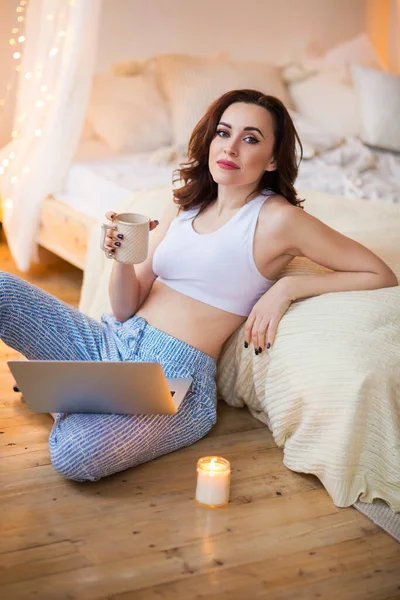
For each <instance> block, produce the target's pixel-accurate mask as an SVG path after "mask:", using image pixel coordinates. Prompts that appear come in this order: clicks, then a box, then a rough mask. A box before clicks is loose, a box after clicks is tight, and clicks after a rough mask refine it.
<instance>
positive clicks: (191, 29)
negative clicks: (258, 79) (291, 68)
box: [0, 0, 368, 147]
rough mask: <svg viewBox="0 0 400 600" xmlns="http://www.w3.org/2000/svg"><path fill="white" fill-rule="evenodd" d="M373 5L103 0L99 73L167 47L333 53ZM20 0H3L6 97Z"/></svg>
mask: <svg viewBox="0 0 400 600" xmlns="http://www.w3.org/2000/svg"><path fill="white" fill-rule="evenodd" d="M31 1H35V0H31ZM81 1H84V2H89V1H90V0H81ZM367 2H368V0H227V1H226V2H219V1H218V0H103V13H102V22H101V30H100V37H99V50H98V61H97V70H98V71H102V70H106V69H107V68H108V67H109V65H110V64H112V63H113V62H116V61H118V60H125V59H130V58H147V57H149V56H151V55H153V54H157V53H163V52H188V53H191V54H203V55H207V54H213V53H215V52H218V51H220V50H227V51H229V53H230V54H231V56H232V58H235V59H243V60H248V59H254V60H261V61H263V60H265V61H272V62H280V61H283V60H285V59H290V58H293V57H295V56H296V54H298V53H299V52H301V51H303V49H304V48H305V47H306V46H309V45H313V47H314V48H315V49H318V48H320V49H321V50H325V49H327V48H329V47H331V46H332V45H334V44H335V43H336V42H339V41H341V40H345V39H349V38H351V37H353V36H354V35H356V34H357V33H359V32H360V31H363V30H364V29H365V18H366V17H365V14H366V3H367ZM17 4H18V0H0V98H1V97H3V95H4V91H5V86H6V85H7V82H8V81H9V79H10V75H11V72H12V67H13V62H14V61H13V59H12V47H11V46H10V45H9V42H8V40H9V39H10V34H11V29H12V28H13V27H14V26H15V17H16V12H15V8H16V6H17ZM13 106H14V98H13V97H12V98H11V102H9V103H8V106H7V107H6V111H5V113H3V117H4V118H2V116H1V114H0V147H1V146H2V145H4V144H5V143H6V142H7V141H8V139H9V135H10V132H11V122H12V113H13ZM0 112H1V110H0Z"/></svg>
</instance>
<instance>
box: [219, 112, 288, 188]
mask: <svg viewBox="0 0 400 600" xmlns="http://www.w3.org/2000/svg"><path fill="white" fill-rule="evenodd" d="M273 146H274V131H273V121H272V116H271V114H270V112H269V111H268V110H267V109H265V108H263V107H262V106H257V105H256V104H247V103H245V102H235V103H234V104H231V105H230V106H228V108H227V109H226V110H225V112H224V113H223V115H222V117H221V120H220V122H219V124H218V125H217V130H216V134H215V137H214V138H213V140H212V142H211V144H210V151H209V156H208V166H209V169H210V172H211V175H212V178H213V179H214V181H215V183H218V184H221V185H226V186H229V185H233V186H237V185H240V186H242V185H250V184H258V182H259V181H260V179H261V177H262V176H263V174H264V171H274V170H275V169H276V165H275V162H274V157H273V154H272V150H273ZM226 161H228V162H230V163H233V164H234V165H235V166H236V168H229V166H228V168H227V165H226V164H225V163H226Z"/></svg>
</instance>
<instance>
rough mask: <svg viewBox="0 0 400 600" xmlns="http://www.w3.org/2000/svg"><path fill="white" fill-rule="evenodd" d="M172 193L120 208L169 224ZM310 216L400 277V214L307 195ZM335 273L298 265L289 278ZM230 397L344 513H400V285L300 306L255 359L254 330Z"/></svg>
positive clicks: (145, 196)
mask: <svg viewBox="0 0 400 600" xmlns="http://www.w3.org/2000/svg"><path fill="white" fill-rule="evenodd" d="M170 196H171V189H170V188H169V187H159V188H154V189H151V190H146V191H144V192H140V193H138V194H135V196H134V197H132V198H131V199H130V200H129V201H127V202H124V205H123V206H120V207H119V210H124V211H125V210H135V211H138V212H143V213H145V214H149V216H151V218H152V219H156V218H159V216H160V214H161V213H162V210H163V207H164V205H165V203H166V202H167V201H168V199H169V198H170ZM302 196H303V197H305V198H306V203H305V209H306V210H307V212H309V213H311V214H313V215H314V216H316V217H318V218H319V219H320V220H322V221H324V222H325V223H327V224H329V225H330V226H331V227H333V228H335V229H337V230H338V231H340V232H341V233H344V234H345V235H348V236H350V237H352V238H353V239H356V240H357V241H359V242H360V243H362V244H364V245H366V246H367V247H368V248H370V249H371V250H372V251H374V252H375V253H376V254H378V256H380V257H381V258H382V259H383V260H385V261H386V262H387V263H388V264H389V265H390V267H391V268H392V269H393V270H394V271H395V273H396V275H397V277H398V278H399V279H400V208H399V207H396V206H393V205H386V204H385V205H383V204H375V203H372V202H367V201H362V200H350V199H345V198H342V197H334V196H331V195H329V194H324V193H321V192H316V191H303V193H302ZM98 243H99V230H98V229H97V228H96V230H95V231H94V232H93V239H92V241H91V244H90V247H89V252H88V262H87V266H86V269H85V278H84V285H83V288H82V298H81V305H80V308H81V309H82V310H83V311H84V312H86V313H87V314H90V315H91V316H93V317H95V318H99V317H100V315H101V314H102V312H104V311H107V310H109V304H108V292H107V285H108V277H109V273H110V270H111V266H112V261H108V260H107V259H104V258H103V254H102V253H101V252H100V250H98ZM324 270H325V269H323V268H321V267H319V266H318V265H315V264H314V263H311V262H310V261H308V260H307V259H295V260H294V261H293V262H292V263H291V265H289V267H288V268H287V269H286V270H285V271H284V272H283V273H282V276H284V275H286V274H289V273H291V274H292V273H293V274H297V275H299V276H301V275H302V274H306V273H310V272H311V273H312V272H319V271H324ZM217 384H218V389H219V394H220V396H221V397H222V398H223V399H224V400H225V401H226V402H227V403H228V404H230V405H232V406H245V405H246V406H248V408H249V410H250V411H251V412H252V414H253V415H254V416H255V417H256V418H258V419H260V420H261V421H263V422H264V423H266V425H268V427H269V428H270V429H271V431H272V433H273V436H274V439H275V441H276V443H277V445H278V446H280V447H282V448H283V453H284V464H285V465H286V466H287V467H288V468H289V469H292V470H293V471H298V472H302V473H313V474H314V475H316V476H317V477H318V478H319V479H320V480H321V481H322V483H323V485H324V486H325V488H326V490H327V491H328V493H329V494H330V495H331V497H332V499H333V501H334V503H335V504H336V505H337V506H349V505H351V504H353V503H354V502H355V501H356V500H357V499H359V500H361V501H363V502H372V501H373V499H374V498H382V499H383V500H385V501H386V502H387V503H388V504H389V505H390V506H391V508H392V509H393V510H394V511H400V287H394V288H385V289H381V290H368V291H362V292H358V291H354V292H339V293H331V294H324V295H322V296H318V297H315V298H308V299H305V300H301V301H298V302H295V303H293V304H292V305H291V307H290V308H289V310H288V312H287V313H286V315H285V316H284V317H283V319H282V321H281V323H280V325H279V328H278V334H277V337H276V340H275V344H274V347H273V349H272V350H271V351H270V352H269V353H263V354H261V355H259V356H255V354H254V352H252V351H251V350H250V349H248V350H245V349H244V347H243V328H240V329H239V330H238V331H237V332H235V334H233V336H231V338H230V339H229V340H228V341H227V343H226V344H225V347H224V351H223V353H222V355H221V358H220V360H219V363H218V373H217Z"/></svg>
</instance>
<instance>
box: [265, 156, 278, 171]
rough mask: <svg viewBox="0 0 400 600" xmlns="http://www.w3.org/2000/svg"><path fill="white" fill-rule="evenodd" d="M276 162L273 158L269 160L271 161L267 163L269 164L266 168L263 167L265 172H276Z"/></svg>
mask: <svg viewBox="0 0 400 600" xmlns="http://www.w3.org/2000/svg"><path fill="white" fill-rule="evenodd" d="M276 168H277V167H276V160H275V159H274V158H271V160H270V161H269V163H268V164H267V166H266V167H265V170H266V171H276Z"/></svg>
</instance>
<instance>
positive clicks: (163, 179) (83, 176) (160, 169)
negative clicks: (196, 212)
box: [53, 141, 177, 219]
mask: <svg viewBox="0 0 400 600" xmlns="http://www.w3.org/2000/svg"><path fill="white" fill-rule="evenodd" d="M153 154H154V153H153V152H147V153H141V154H133V155H126V156H121V155H115V154H112V153H111V152H110V150H108V149H107V147H106V146H104V145H103V144H101V143H100V142H95V141H91V142H86V143H85V144H83V145H82V146H81V147H80V148H79V149H78V152H77V154H76V157H75V159H74V162H73V163H72V165H71V167H70V168H69V170H68V172H67V174H66V177H65V179H64V182H63V186H62V190H61V191H59V192H57V193H55V194H53V196H54V198H55V199H56V200H60V201H61V202H64V203H65V204H67V205H68V206H70V207H71V208H73V209H75V210H78V211H79V212H82V213H84V214H85V215H87V216H89V217H92V218H93V219H101V218H102V217H103V216H104V214H105V213H106V212H107V211H109V210H114V209H115V208H116V206H117V205H118V204H119V202H120V201H121V200H123V199H124V198H125V197H127V196H129V195H130V194H132V193H133V192H135V191H139V190H143V189H146V188H150V187H154V186H157V185H166V184H169V183H170V184H171V185H172V173H173V170H174V169H175V168H176V166H177V165H168V166H165V165H160V164H154V163H152V162H151V158H152V156H153Z"/></svg>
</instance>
